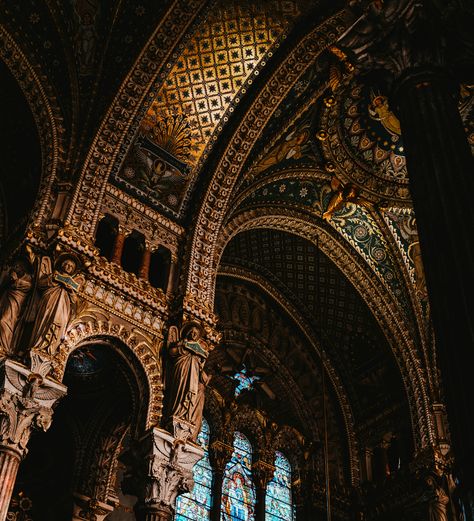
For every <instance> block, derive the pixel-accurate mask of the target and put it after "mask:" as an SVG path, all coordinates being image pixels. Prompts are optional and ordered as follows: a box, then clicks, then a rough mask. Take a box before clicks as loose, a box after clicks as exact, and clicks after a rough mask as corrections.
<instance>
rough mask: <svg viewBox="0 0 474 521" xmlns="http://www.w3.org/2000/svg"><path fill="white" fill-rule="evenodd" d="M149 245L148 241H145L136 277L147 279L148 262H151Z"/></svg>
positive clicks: (148, 272)
mask: <svg viewBox="0 0 474 521" xmlns="http://www.w3.org/2000/svg"><path fill="white" fill-rule="evenodd" d="M150 248H151V246H150V243H149V242H148V241H145V249H144V250H143V256H142V263H141V266H140V269H139V271H138V277H139V278H140V279H143V280H146V281H148V276H149V274H150V262H151V249H150Z"/></svg>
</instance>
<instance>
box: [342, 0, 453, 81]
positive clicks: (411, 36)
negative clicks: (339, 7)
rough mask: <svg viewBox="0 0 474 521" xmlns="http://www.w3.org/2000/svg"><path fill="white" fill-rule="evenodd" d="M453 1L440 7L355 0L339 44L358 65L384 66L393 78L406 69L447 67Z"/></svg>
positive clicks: (400, 0) (408, 0)
mask: <svg viewBox="0 0 474 521" xmlns="http://www.w3.org/2000/svg"><path fill="white" fill-rule="evenodd" d="M453 4H454V2H453V1H452V0H449V1H446V2H445V3H444V4H443V6H442V9H440V8H437V7H436V6H434V5H433V3H431V2H430V3H429V5H428V3H427V2H423V1H419V0H384V1H371V2H368V1H358V2H352V8H351V9H350V11H349V14H348V17H349V19H350V21H352V24H351V25H350V27H349V28H348V29H347V31H346V32H345V33H344V34H343V35H342V36H341V37H340V39H339V41H338V43H337V47H340V48H341V49H342V50H344V52H346V53H347V54H348V55H349V57H351V58H352V59H355V62H356V63H355V64H354V65H355V66H356V69H358V70H366V71H369V70H375V69H384V70H386V71H388V72H389V73H391V75H392V77H393V78H394V79H395V78H398V77H399V76H400V75H402V74H403V73H404V72H405V71H406V70H407V69H412V68H416V69H417V68H423V67H425V66H429V67H432V66H433V65H435V66H438V67H444V66H446V65H447V63H448V62H450V60H449V59H447V57H446V45H445V41H446V38H447V31H446V25H447V20H446V18H447V13H448V11H449V7H452V6H453ZM453 23H454V21H453Z"/></svg>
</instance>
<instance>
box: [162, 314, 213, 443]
mask: <svg viewBox="0 0 474 521" xmlns="http://www.w3.org/2000/svg"><path fill="white" fill-rule="evenodd" d="M201 336H202V328H201V326H200V325H199V324H197V323H195V322H191V323H188V324H186V325H185V326H184V327H183V328H182V330H181V340H178V330H177V328H176V327H174V326H173V327H172V328H170V331H169V333H168V357H169V366H168V371H167V380H166V381H167V384H166V387H167V398H168V415H169V417H170V419H171V420H172V421H173V422H175V421H176V420H178V421H179V420H182V421H184V422H186V423H188V424H190V431H191V432H190V435H191V437H192V439H196V437H197V435H198V433H199V430H200V429H201V423H202V412H203V407H204V392H205V389H206V385H207V383H208V382H209V380H210V377H209V376H208V375H207V374H206V373H205V372H204V370H203V367H204V363H205V361H206V358H207V352H206V350H205V349H204V348H203V345H205V344H204V341H203V340H202V339H201Z"/></svg>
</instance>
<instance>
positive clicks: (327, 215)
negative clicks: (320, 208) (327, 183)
mask: <svg viewBox="0 0 474 521" xmlns="http://www.w3.org/2000/svg"><path fill="white" fill-rule="evenodd" d="M331 189H332V191H333V192H334V193H333V195H332V197H331V200H330V201H329V204H328V207H327V209H326V211H325V212H324V213H323V219H326V221H329V220H330V219H331V218H332V216H333V214H334V213H336V212H338V211H339V210H341V209H342V208H343V207H344V206H345V205H346V204H347V203H356V202H360V197H359V192H358V190H357V188H356V187H355V186H354V185H352V184H347V185H344V184H342V183H341V181H339V179H337V178H336V177H333V178H332V179H331Z"/></svg>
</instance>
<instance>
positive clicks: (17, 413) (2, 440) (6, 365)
mask: <svg viewBox="0 0 474 521" xmlns="http://www.w3.org/2000/svg"><path fill="white" fill-rule="evenodd" d="M65 394H66V387H65V386H64V385H61V384H59V383H57V382H54V381H53V380H50V379H48V378H46V377H45V375H44V374H41V372H35V371H31V370H29V369H27V368H26V367H25V366H23V365H21V364H19V363H17V362H13V361H12V360H8V359H5V360H3V361H2V362H1V363H0V521H5V519H6V516H7V513H8V507H9V504H10V500H11V496H12V492H13V487H14V486H15V480H16V475H17V472H18V467H19V466H20V462H21V460H22V459H23V458H24V457H25V455H26V453H27V448H26V446H27V443H28V440H29V438H30V434H31V430H32V429H34V428H36V429H40V430H43V431H46V430H48V428H49V426H50V425H51V420H52V415H53V406H54V404H55V403H56V401H57V400H58V399H59V398H61V397H62V396H64V395H65Z"/></svg>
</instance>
